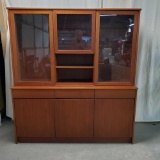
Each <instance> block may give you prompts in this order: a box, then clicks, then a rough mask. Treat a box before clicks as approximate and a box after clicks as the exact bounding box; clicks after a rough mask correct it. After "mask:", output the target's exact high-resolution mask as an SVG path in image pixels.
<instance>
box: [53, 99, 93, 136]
mask: <svg viewBox="0 0 160 160" xmlns="http://www.w3.org/2000/svg"><path fill="white" fill-rule="evenodd" d="M93 114H94V100H91V99H59V100H56V101H55V130H56V137H93Z"/></svg>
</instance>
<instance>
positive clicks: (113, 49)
mask: <svg viewBox="0 0 160 160" xmlns="http://www.w3.org/2000/svg"><path fill="white" fill-rule="evenodd" d="M133 31H134V15H117V14H100V33H99V60H98V81H99V82H129V81H130V74H131V57H132V39H133Z"/></svg>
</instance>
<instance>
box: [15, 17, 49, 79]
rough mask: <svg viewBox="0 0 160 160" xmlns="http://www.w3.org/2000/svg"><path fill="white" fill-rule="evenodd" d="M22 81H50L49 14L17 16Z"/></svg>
mask: <svg viewBox="0 0 160 160" xmlns="http://www.w3.org/2000/svg"><path fill="white" fill-rule="evenodd" d="M14 18H15V28H16V40H17V55H18V79H19V80H20V81H50V80H51V65H50V49H49V48H50V41H49V15H48V14H15V16H14Z"/></svg>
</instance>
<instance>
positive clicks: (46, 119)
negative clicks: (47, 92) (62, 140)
mask: <svg viewBox="0 0 160 160" xmlns="http://www.w3.org/2000/svg"><path fill="white" fill-rule="evenodd" d="M53 102H54V100H49V99H15V100H14V112H15V125H16V132H17V137H54V136H55V131H54V113H53V112H54V108H53V107H54V106H53Z"/></svg>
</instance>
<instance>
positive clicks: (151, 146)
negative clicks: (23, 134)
mask: <svg viewBox="0 0 160 160" xmlns="http://www.w3.org/2000/svg"><path fill="white" fill-rule="evenodd" d="M125 159H126V160H160V123H136V125H135V143H134V144H133V145H132V144H110V143H98V144H97V143H96V144H93V143H91V144H89V143H82V144H81V143H78V144H72V143H60V144H58V143H19V144H15V143H14V131H13V123H12V121H9V120H3V121H2V126H1V127H0V160H125Z"/></svg>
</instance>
